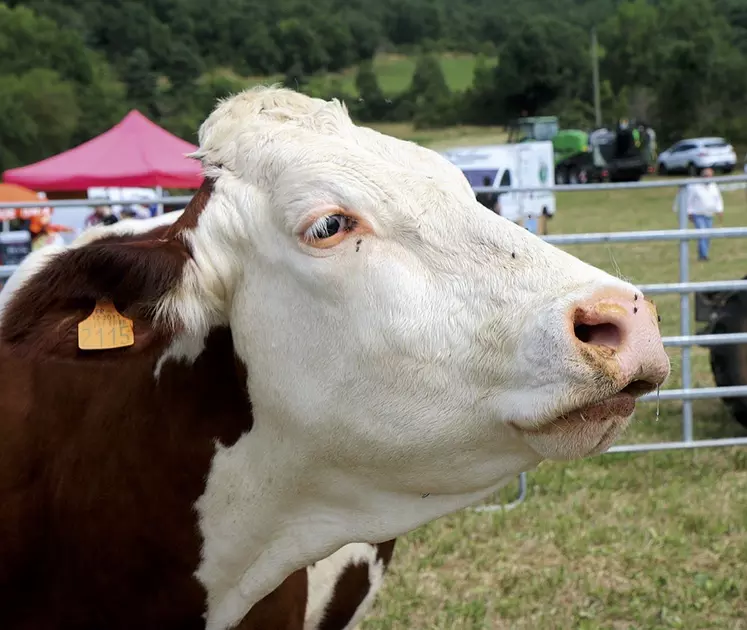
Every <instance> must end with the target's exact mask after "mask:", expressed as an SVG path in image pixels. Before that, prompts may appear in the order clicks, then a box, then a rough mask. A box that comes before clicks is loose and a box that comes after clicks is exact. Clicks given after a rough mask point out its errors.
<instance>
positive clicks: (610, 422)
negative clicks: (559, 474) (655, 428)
mask: <svg viewBox="0 0 747 630" xmlns="http://www.w3.org/2000/svg"><path fill="white" fill-rule="evenodd" d="M655 389H656V384H653V383H651V382H648V381H633V382H632V383H630V384H629V385H627V386H626V387H625V388H624V389H622V390H621V391H619V392H618V393H616V394H614V395H612V396H609V397H607V398H604V399H602V400H598V401H595V402H593V403H591V404H588V405H585V406H582V407H577V408H575V409H571V410H569V411H567V412H565V413H563V414H561V415H559V416H557V417H556V418H554V419H552V420H549V421H547V422H544V423H542V424H541V425H540V426H537V427H521V426H518V425H517V424H514V423H510V424H511V426H513V428H514V429H516V430H518V431H519V432H520V433H521V434H522V435H523V436H524V438H525V440H526V441H527V442H528V443H529V444H530V446H532V448H533V449H534V450H536V451H537V452H538V453H539V454H540V455H543V456H544V457H548V458H550V459H573V458H576V457H583V456H586V455H591V454H595V453H601V452H603V451H605V450H607V449H608V448H609V447H610V446H611V445H612V442H613V441H614V440H615V438H616V437H617V436H618V435H619V434H620V432H621V431H622V430H623V429H624V428H625V427H626V426H627V424H628V421H629V420H630V416H631V415H632V414H633V411H634V410H635V403H636V399H637V398H639V397H640V396H642V395H643V394H646V393H648V392H650V391H653V390H655Z"/></svg>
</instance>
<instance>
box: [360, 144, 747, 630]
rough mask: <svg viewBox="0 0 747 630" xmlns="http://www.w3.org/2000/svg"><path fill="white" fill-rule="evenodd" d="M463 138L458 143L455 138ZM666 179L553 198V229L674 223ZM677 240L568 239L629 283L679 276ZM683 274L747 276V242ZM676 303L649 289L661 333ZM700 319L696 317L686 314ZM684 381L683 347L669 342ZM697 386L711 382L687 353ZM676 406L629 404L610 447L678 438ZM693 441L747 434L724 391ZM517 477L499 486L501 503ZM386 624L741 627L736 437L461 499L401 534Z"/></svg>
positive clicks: (744, 576) (746, 622) (732, 242)
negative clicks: (491, 503)
mask: <svg viewBox="0 0 747 630" xmlns="http://www.w3.org/2000/svg"><path fill="white" fill-rule="evenodd" d="M460 143H461V142H460ZM673 193H674V191H673V190H667V189H664V190H649V191H629V192H610V193H599V192H590V193H565V194H560V195H558V213H557V216H556V217H555V218H554V219H552V220H551V222H550V224H549V227H550V231H551V232H552V233H556V234H558V233H573V232H596V231H600V232H605V231H621V230H629V229H634V228H638V229H666V228H674V227H676V226H677V223H676V217H675V215H674V213H673V212H672V210H671V207H672V195H673ZM725 201H726V208H727V211H726V215H725V223H726V225H727V226H729V225H730V226H739V225H747V204H746V202H745V193H744V192H743V191H742V192H737V193H727V194H726V195H725ZM677 247H678V245H677V244H675V243H636V244H625V245H609V246H607V245H585V246H578V247H569V248H567V249H568V250H569V251H571V252H572V253H574V254H576V255H578V256H579V257H581V258H583V259H584V260H586V261H588V262H590V263H592V264H595V265H597V266H599V267H602V268H603V269H606V270H608V271H610V272H612V273H615V274H619V275H622V276H624V277H625V278H627V279H630V280H631V281H633V282H635V283H653V282H669V281H672V282H674V281H677V260H678V254H677ZM690 247H691V270H692V279H693V280H708V279H735V278H741V277H742V276H743V275H744V274H745V273H747V246H746V245H745V243H744V241H741V240H738V239H725V240H714V241H713V242H712V260H711V262H709V263H706V264H703V263H698V262H696V261H695V258H694V244H693V245H691V246H690ZM677 302H678V298H677V297H675V296H660V297H657V299H656V303H657V306H658V308H659V312H660V314H661V317H662V324H661V326H662V329H663V332H664V334H666V335H674V334H678V331H679V311H678V308H677V306H678V304H677ZM693 326H695V324H693ZM670 356H671V358H672V366H673V374H672V377H671V379H670V381H669V382H668V384H667V387H670V388H675V387H678V386H679V384H680V370H679V366H680V358H679V356H680V355H679V351H677V350H672V352H671V353H670ZM693 366H694V370H693V379H694V386H695V387H705V386H710V385H713V379H712V376H711V373H710V368H709V363H708V353H707V351H706V350H704V349H701V348H696V349H694V350H693ZM680 409H681V405H680V403H677V402H666V403H661V410H660V414H661V415H660V417H659V418H658V420H657V419H656V417H655V404H653V403H646V404H641V405H639V409H638V411H636V415H635V419H634V422H633V423H632V425H631V427H630V429H629V430H628V431H627V433H626V435H624V436H623V437H622V438H621V439H620V440H619V441H618V443H631V442H640V441H644V442H646V441H647V442H651V441H659V440H677V439H679V438H680V436H681V425H680ZM694 413H695V435H696V438H715V437H726V436H736V435H738V436H744V435H747V432H746V431H745V430H744V429H742V427H741V426H740V425H738V424H737V423H736V422H735V421H734V420H733V419H732V418H731V417H730V416H729V414H728V413H727V412H726V410H725V408H724V406H723V404H722V402H721V401H719V400H704V401H698V402H696V403H695V404H694ZM513 493H515V488H514V487H512V488H509V489H506V491H505V492H502V493H501V496H502V497H503V499H504V500H509V499H510V498H511V496H512V494H513ZM362 628H363V629H365V630H383V629H399V628H412V629H422V630H425V629H428V630H433V629H443V630H446V629H449V630H452V629H453V630H456V629H470V630H477V629H495V630H499V629H500V630H502V629H506V630H508V629H511V630H514V629H516V630H520V629H527V630H529V629H531V630H545V629H552V630H555V629H557V630H561V629H569V630H570V629H580V630H592V629H594V630H597V629H599V630H601V629H614V630H630V629H636V630H639V629H640V630H644V629H645V630H650V629H664V628H685V629H687V630H704V629H713V630H727V629H729V630H736V629H740V628H741V629H746V628H747V448H729V449H708V450H702V451H694V452H660V453H650V454H636V455H621V454H615V455H603V456H600V457H596V458H592V459H587V460H583V461H580V462H574V463H568V464H563V463H545V464H543V465H542V466H540V467H539V469H538V470H536V471H534V472H531V473H529V495H528V499H527V501H526V503H525V504H523V505H520V506H519V507H517V508H516V509H514V510H512V511H510V512H507V513H496V514H488V513H475V512H473V511H470V510H465V511H462V512H459V513H457V514H454V515H451V516H448V517H445V518H441V519H439V520H437V521H435V522H433V523H431V524H429V525H427V526H425V527H422V528H420V529H418V530H416V531H414V532H412V533H411V534H410V535H408V536H406V537H403V538H401V539H400V540H399V542H398V545H397V548H396V552H395V557H394V560H393V563H392V566H391V572H390V574H389V576H388V579H387V580H386V581H385V586H384V588H383V590H382V592H381V594H380V596H379V598H378V600H377V604H376V607H375V610H374V611H373V613H372V614H370V615H369V616H368V618H367V620H366V621H365V622H364V623H363V624H362Z"/></svg>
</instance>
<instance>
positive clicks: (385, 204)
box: [30, 88, 663, 630]
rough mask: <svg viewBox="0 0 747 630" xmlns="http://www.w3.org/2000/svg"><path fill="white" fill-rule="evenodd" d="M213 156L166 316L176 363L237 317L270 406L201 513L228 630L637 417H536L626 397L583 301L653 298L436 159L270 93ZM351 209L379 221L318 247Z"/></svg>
mask: <svg viewBox="0 0 747 630" xmlns="http://www.w3.org/2000/svg"><path fill="white" fill-rule="evenodd" d="M197 155H198V156H199V157H200V158H201V159H202V161H203V164H204V168H205V171H206V174H207V175H208V176H211V177H213V178H215V186H214V191H213V193H212V195H211V198H210V201H209V202H208V204H207V206H206V208H205V210H204V211H203V212H202V214H201V215H200V218H199V222H198V225H197V227H196V228H195V229H194V230H192V231H191V233H190V234H189V235H188V236H187V238H188V241H189V244H190V247H191V250H192V252H193V257H194V258H193V260H192V261H190V262H189V263H188V264H187V267H186V270H185V274H184V278H183V281H182V282H181V283H180V285H179V286H177V287H175V288H174V290H173V292H172V293H171V294H170V295H169V296H168V297H167V298H166V299H165V300H164V301H163V303H162V304H161V305H160V310H159V315H160V316H161V317H162V318H164V319H165V320H173V321H178V322H179V323H180V324H181V328H182V330H184V331H185V332H184V336H183V337H182V338H180V339H179V340H177V341H176V342H175V345H174V347H172V348H171V349H170V350H169V351H168V353H170V356H173V357H177V358H182V359H187V360H189V359H190V358H194V356H195V353H196V352H199V350H200V348H201V347H202V343H203V340H204V338H205V336H206V335H207V333H208V331H209V330H210V328H211V327H213V326H216V325H226V324H227V325H230V327H231V330H232V334H233V339H234V346H235V349H236V352H237V354H238V356H239V357H240V358H241V359H242V360H243V362H244V363H245V364H246V366H247V371H248V388H249V391H250V395H251V400H252V406H253V428H252V430H251V431H250V432H247V433H246V434H245V435H243V436H242V437H241V438H240V439H239V440H238V441H237V442H236V443H234V444H231V445H221V444H218V445H217V446H216V453H215V457H214V459H213V462H212V467H211V470H210V473H209V475H208V478H207V480H206V487H205V491H204V494H203V495H202V496H201V497H200V499H199V500H198V502H197V504H196V509H197V514H198V517H199V527H200V531H201V533H202V536H203V548H202V557H201V562H200V566H199V568H198V569H197V571H196V576H197V578H198V579H199V580H200V582H201V583H202V584H203V585H204V587H205V589H206V592H207V600H208V601H207V611H206V629H207V630H225V629H227V628H231V627H233V626H234V625H235V624H237V623H238V622H239V621H240V619H241V618H242V617H243V616H244V615H245V614H246V613H247V612H248V611H249V610H250V609H251V608H252V606H253V605H254V604H255V603H256V602H258V601H259V600H260V599H261V598H262V597H264V596H265V595H267V594H268V593H270V592H271V591H272V590H273V589H275V588H276V587H277V586H278V585H279V584H280V583H281V582H282V581H283V580H284V579H285V577H286V576H288V575H289V574H290V573H292V572H293V571H295V570H297V569H300V568H302V567H305V566H309V565H310V564H312V563H313V562H315V561H319V560H321V559H322V558H325V557H328V556H331V555H332V554H333V553H334V552H335V551H336V550H338V549H341V548H342V547H343V546H344V545H346V544H348V543H354V542H357V541H368V542H378V541H384V540H389V539H392V538H395V537H397V536H399V535H402V534H404V533H405V532H407V531H410V530H412V529H414V528H416V527H418V526H420V525H421V524H423V523H426V522H428V521H430V520H432V519H434V518H437V517H440V516H443V515H444V514H447V513H449V512H453V511H455V510H458V509H461V508H464V507H466V506H468V505H470V504H473V503H476V502H477V501H479V500H481V499H483V498H485V497H487V496H489V495H490V494H491V493H493V492H495V491H496V490H497V489H498V488H500V487H501V486H503V485H504V484H505V483H507V482H508V481H510V480H511V479H513V478H514V477H515V476H516V475H517V474H518V473H520V472H522V471H526V470H529V469H532V468H534V467H535V466H536V465H537V464H539V463H540V462H541V461H542V460H543V459H544V458H545V457H548V456H549V455H548V453H552V456H558V457H580V456H582V455H585V454H589V453H592V452H596V450H598V449H599V448H602V447H600V440H601V438H602V436H603V435H605V434H607V435H610V434H611V435H614V434H615V433H616V431H619V429H620V427H622V426H623V424H624V423H622V422H620V423H619V424H615V423H614V421H613V420H609V421H604V422H599V423H597V425H594V426H584V427H580V428H578V427H577V429H578V430H574V431H571V430H568V431H567V432H565V433H563V432H560V434H559V435H557V436H556V437H554V438H552V439H548V440H545V442H543V444H546V443H550V444H551V446H552V448H554V449H555V450H554V451H553V450H552V449H548V448H544V447H543V449H544V450H543V449H539V448H537V443H533V442H532V440H531V439H529V438H527V437H526V435H525V434H524V433H522V432H521V431H519V430H517V429H516V428H515V427H517V426H518V427H523V428H530V427H536V426H540V425H542V426H547V425H548V424H549V423H550V422H551V421H552V420H553V419H555V418H557V417H558V416H559V415H562V414H563V413H565V412H567V411H569V410H571V409H573V408H575V407H579V406H582V405H586V404H589V402H591V401H596V400H598V399H599V397H600V395H602V394H603V395H605V396H608V395H611V394H612V393H613V390H612V389H611V388H612V387H613V386H611V385H606V386H605V385H604V384H603V382H602V379H600V376H601V373H600V372H601V367H600V365H598V364H594V363H593V362H592V361H590V360H585V359H583V358H582V356H580V354H579V352H578V347H577V343H576V342H575V340H574V339H573V338H572V334H571V331H572V326H571V325H570V322H569V320H568V317H569V310H570V309H571V308H572V307H573V305H574V304H576V303H577V302H578V301H579V300H582V299H589V298H591V297H592V296H595V295H599V293H600V292H601V291H617V292H622V293H624V294H625V295H628V296H630V297H631V299H632V295H633V294H634V292H635V289H634V287H633V286H631V285H630V284H627V283H625V282H623V281H621V280H619V279H616V278H614V277H612V276H610V275H608V274H606V273H604V272H602V271H600V270H599V269H596V268H594V267H591V266H589V265H587V264H585V263H583V262H581V261H579V260H578V259H576V258H574V257H572V256H570V255H569V254H567V253H565V252H563V251H561V250H559V249H557V248H555V247H553V246H551V245H548V244H547V243H545V242H543V241H542V240H541V239H539V238H537V237H535V236H533V235H532V234H530V233H529V232H527V231H526V230H524V229H523V228H520V227H519V226H516V225H514V224H512V223H511V222H509V221H507V220H505V219H503V218H501V217H498V216H496V215H494V214H492V213H487V212H485V211H484V209H483V208H482V207H481V206H480V204H479V203H478V202H477V201H476V200H475V197H474V194H473V193H472V191H471V189H470V187H469V185H468V183H467V181H466V180H465V178H464V176H463V175H462V173H461V172H460V171H459V170H458V169H457V168H456V167H454V166H453V165H452V164H450V163H449V162H448V161H447V160H445V159H444V158H442V157H441V156H439V155H438V154H436V153H435V152H432V151H429V150H426V149H423V148H421V147H419V146H417V145H414V144H411V143H407V142H402V141H400V140H395V139H393V138H389V137H387V136H384V135H381V134H378V133H376V132H374V131H372V130H369V129H361V128H359V127H357V126H355V125H354V124H353V123H352V122H351V120H350V118H349V117H348V115H347V113H346V112H345V110H344V107H342V106H341V105H340V104H339V103H336V102H332V103H327V102H324V101H320V100H318V99H310V98H308V97H306V96H302V95H300V94H297V93H295V92H291V91H288V90H280V89H262V88H259V89H254V90H249V91H247V92H244V93H241V94H239V95H237V96H235V97H233V98H231V99H228V100H226V101H225V102H223V103H221V104H220V105H219V106H218V107H217V108H216V110H215V111H214V112H213V114H211V116H210V117H209V118H208V120H207V121H206V122H205V123H204V124H203V126H202V128H201V130H200V149H199V151H198V153H197ZM335 206H337V207H340V208H344V209H346V210H348V211H351V212H354V213H356V214H357V215H358V216H359V217H361V218H362V221H363V222H364V223H366V224H367V225H368V226H369V229H368V231H367V232H366V233H362V234H352V235H350V237H349V238H347V239H346V240H344V241H343V242H342V243H341V244H340V245H338V246H336V247H333V248H330V249H315V248H312V247H310V246H308V245H306V244H305V243H303V242H301V240H300V239H299V234H300V233H301V232H302V231H303V227H304V226H305V223H306V221H307V220H308V219H309V218H310V216H311V215H312V213H314V212H317V211H319V210H320V209H322V208H328V207H335ZM512 254H513V256H512ZM30 265H31V263H30ZM626 299H628V298H626ZM661 352H662V353H663V349H662V350H661ZM168 353H167V354H168ZM164 360H165V359H164ZM509 423H511V424H509ZM249 424H250V419H249V418H247V426H249ZM542 453H544V454H542ZM424 496H425V498H423V497H424Z"/></svg>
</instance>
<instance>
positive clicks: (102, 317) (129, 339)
mask: <svg viewBox="0 0 747 630" xmlns="http://www.w3.org/2000/svg"><path fill="white" fill-rule="evenodd" d="M134 343H135V332H134V328H133V324H132V320H131V319H129V318H128V317H125V316H124V315H122V314H121V313H120V312H119V311H118V310H117V308H116V307H115V306H114V304H112V303H111V302H110V301H108V300H101V301H99V302H97V303H96V307H95V308H94V309H93V313H91V314H90V315H89V316H88V317H86V318H85V319H84V320H83V321H82V322H80V324H78V347H79V348H80V349H81V350H111V349H113V348H126V347H127V346H131V345H133V344H134Z"/></svg>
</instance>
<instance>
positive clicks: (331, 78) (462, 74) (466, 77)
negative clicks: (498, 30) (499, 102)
mask: <svg viewBox="0 0 747 630" xmlns="http://www.w3.org/2000/svg"><path fill="white" fill-rule="evenodd" d="M438 58H439V61H440V62H441V68H442V69H443V72H444V78H445V79H446V84H447V85H448V86H449V88H450V89H451V90H452V91H454V92H461V91H463V90H466V89H467V88H468V87H469V86H470V85H472V78H473V76H474V73H475V64H476V63H477V59H476V57H475V56H474V55H471V54H466V53H441V54H439V55H438ZM415 63H416V57H413V56H408V55H394V54H380V55H377V56H376V58H375V59H374V70H375V72H376V75H377V77H378V79H379V85H380V87H381V89H382V91H383V92H384V93H385V94H388V95H395V94H400V93H402V92H404V91H405V90H406V89H407V88H408V87H409V86H410V81H411V80H412V75H413V72H414V71H415ZM357 71H358V68H357V66H355V67H352V68H347V69H346V70H343V71H342V72H337V73H328V74H321V75H316V76H312V77H310V78H309V82H310V83H311V84H312V86H314V87H318V88H321V87H326V88H328V89H329V88H330V87H331V86H332V85H333V84H335V85H336V87H338V88H339V89H341V90H342V91H343V92H344V93H346V94H350V95H351V96H356V95H357V94H358V91H357V90H356V88H355V76H356V73H357ZM282 78H283V77H282V76H281V75H273V76H270V77H250V78H249V79H247V86H250V85H256V84H258V83H273V82H278V81H281V80H282Z"/></svg>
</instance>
